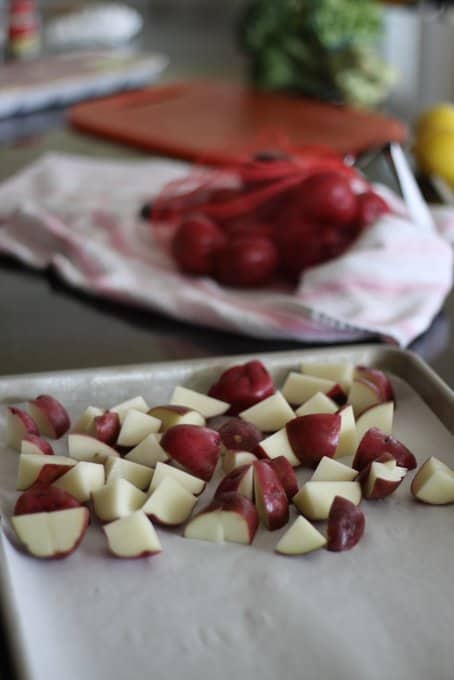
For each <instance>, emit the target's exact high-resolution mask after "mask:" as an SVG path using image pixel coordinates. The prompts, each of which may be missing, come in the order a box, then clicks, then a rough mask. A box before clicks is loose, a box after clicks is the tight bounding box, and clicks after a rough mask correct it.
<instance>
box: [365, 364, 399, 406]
mask: <svg viewBox="0 0 454 680" xmlns="http://www.w3.org/2000/svg"><path fill="white" fill-rule="evenodd" d="M356 371H357V373H358V374H360V376H361V378H363V379H364V380H366V381H367V382H370V383H372V384H373V385H375V387H376V388H377V389H378V392H379V395H380V399H381V401H393V402H395V401H396V399H395V396H394V390H393V387H392V385H391V383H390V381H389V379H388V377H387V376H386V375H385V374H384V373H383V371H380V370H378V368H369V367H368V366H356Z"/></svg>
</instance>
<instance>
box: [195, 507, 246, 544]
mask: <svg viewBox="0 0 454 680" xmlns="http://www.w3.org/2000/svg"><path fill="white" fill-rule="evenodd" d="M246 500H247V499H246ZM254 510H255V508H254ZM243 521H244V520H243ZM184 537H185V538H195V539H198V540H199V541H210V542H211V543H222V542H223V541H224V527H223V524H222V506H221V503H220V502H219V501H218V500H217V499H216V500H214V501H212V502H211V503H210V505H208V506H207V507H206V508H204V509H203V510H201V511H200V512H199V513H198V514H197V515H195V516H194V517H193V518H192V519H191V520H190V521H189V522H188V523H187V524H186V527H185V530H184ZM246 542H247V543H249V542H252V541H246Z"/></svg>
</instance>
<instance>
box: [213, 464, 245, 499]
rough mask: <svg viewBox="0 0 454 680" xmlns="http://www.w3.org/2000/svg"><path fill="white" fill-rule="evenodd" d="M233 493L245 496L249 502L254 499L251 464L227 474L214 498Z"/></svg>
mask: <svg viewBox="0 0 454 680" xmlns="http://www.w3.org/2000/svg"><path fill="white" fill-rule="evenodd" d="M230 492H235V493H239V494H241V495H242V496H246V498H249V500H251V501H252V500H253V497H254V470H253V467H252V465H251V464H249V465H242V466H241V467H237V468H235V469H234V470H232V472H229V474H228V475H226V477H224V479H223V480H221V482H220V483H219V485H218V487H217V489H216V491H215V494H214V497H215V498H216V497H217V496H219V495H220V494H224V493H230Z"/></svg>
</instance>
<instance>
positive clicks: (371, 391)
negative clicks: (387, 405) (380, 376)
mask: <svg viewBox="0 0 454 680" xmlns="http://www.w3.org/2000/svg"><path fill="white" fill-rule="evenodd" d="M382 402H383V399H382V396H381V394H380V390H379V389H378V388H377V386H376V385H375V384H374V383H372V382H369V381H368V380H365V379H364V378H357V379H355V380H354V381H353V383H352V386H351V389H350V392H349V394H348V398H347V403H349V404H351V405H352V406H353V411H354V414H355V416H356V417H357V418H358V416H359V415H361V413H363V412H364V411H367V409H369V408H370V407H371V406H375V405H376V404H381V403H382Z"/></svg>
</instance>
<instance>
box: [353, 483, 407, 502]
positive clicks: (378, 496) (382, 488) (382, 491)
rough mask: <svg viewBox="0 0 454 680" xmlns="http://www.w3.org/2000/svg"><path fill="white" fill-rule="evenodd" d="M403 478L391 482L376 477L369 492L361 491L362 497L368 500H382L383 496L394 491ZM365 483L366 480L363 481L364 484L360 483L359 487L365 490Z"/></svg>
mask: <svg viewBox="0 0 454 680" xmlns="http://www.w3.org/2000/svg"><path fill="white" fill-rule="evenodd" d="M403 480H404V478H403V477H402V479H400V480H399V481H398V482H391V481H390V480H389V479H380V478H377V479H376V480H375V484H374V486H373V489H372V491H371V493H370V494H369V495H366V494H365V493H364V492H363V498H366V499H367V500H368V501H378V500H382V499H383V498H386V497H387V496H390V495H391V494H392V493H394V491H395V490H396V489H397V488H398V487H399V486H400V485H401V483H402V482H403ZM366 485H367V482H366V483H364V485H363V484H362V485H361V488H362V489H364V490H365V489H366Z"/></svg>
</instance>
